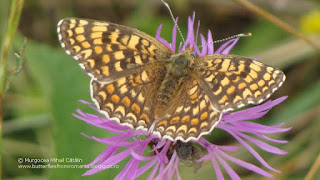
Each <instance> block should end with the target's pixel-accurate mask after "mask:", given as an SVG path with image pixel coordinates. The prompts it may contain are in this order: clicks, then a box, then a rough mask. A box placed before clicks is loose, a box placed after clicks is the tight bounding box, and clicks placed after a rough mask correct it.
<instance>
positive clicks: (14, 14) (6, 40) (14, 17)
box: [0, 0, 24, 129]
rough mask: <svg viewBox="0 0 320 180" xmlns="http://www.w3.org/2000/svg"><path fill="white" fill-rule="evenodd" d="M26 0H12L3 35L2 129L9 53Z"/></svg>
mask: <svg viewBox="0 0 320 180" xmlns="http://www.w3.org/2000/svg"><path fill="white" fill-rule="evenodd" d="M23 2H24V0H12V2H11V8H10V14H9V20H8V24H7V29H6V30H5V33H4V36H3V43H2V46H1V56H0V129H2V120H3V108H2V105H3V97H4V94H5V91H6V87H7V77H6V76H7V75H8V72H7V61H8V54H9V50H10V47H11V43H12V39H13V37H14V35H15V32H16V29H17V27H18V24H19V19H20V15H21V11H22V7H23Z"/></svg>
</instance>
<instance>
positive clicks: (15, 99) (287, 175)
mask: <svg viewBox="0 0 320 180" xmlns="http://www.w3.org/2000/svg"><path fill="white" fill-rule="evenodd" d="M168 3H169V4H170V6H171V8H172V11H173V13H174V14H175V16H178V17H179V26H180V28H181V29H182V32H183V34H184V35H186V34H187V32H186V22H187V17H188V16H191V15H192V13H193V12H194V11H195V12H196V19H198V20H200V21H201V28H200V32H202V33H203V34H206V33H207V30H208V29H211V31H212V32H213V35H214V39H216V40H217V39H221V38H225V37H228V36H231V35H234V34H238V33H241V32H251V33H253V36H252V37H250V38H242V39H241V40H240V42H239V43H238V44H237V46H235V48H234V49H233V50H232V52H231V53H232V54H237V55H242V56H248V57H252V58H254V57H260V60H261V61H264V62H265V63H267V64H270V65H273V66H276V67H279V68H281V69H282V70H283V71H284V72H285V73H286V75H287V81H286V82H285V83H284V85H283V87H282V88H281V89H280V90H278V91H277V92H276V93H275V94H274V95H273V96H272V97H271V98H272V99H275V98H277V97H280V96H284V95H288V96H289V98H288V99H287V100H286V101H285V102H284V103H282V104H281V105H279V106H277V107H276V108H274V109H273V110H272V111H271V112H270V113H269V114H268V115H267V116H266V117H264V118H262V119H260V120H258V121H259V122H261V123H263V124H270V125H271V124H277V123H281V122H285V123H286V125H285V126H284V127H290V126H292V127H293V128H292V130H290V131H289V132H287V133H282V134H280V135H273V137H274V138H279V139H285V140H288V141H289V143H288V144H285V145H276V146H278V147H280V148H281V149H284V150H285V151H287V152H288V155H285V156H276V155H272V154H268V153H266V152H263V151H259V150H258V152H259V153H260V154H261V155H262V157H263V158H264V159H265V160H267V162H268V163H270V165H271V166H272V167H274V168H276V169H279V170H280V171H282V173H280V174H279V173H274V175H275V179H302V178H304V177H305V176H306V174H307V172H308V171H309V170H310V168H311V165H312V164H313V163H314V161H315V159H316V157H317V156H318V155H319V152H320V151H319V150H320V144H319V138H318V137H319V136H320V131H319V127H320V113H319V112H320V103H319V102H320V59H319V57H320V56H319V52H317V51H316V50H315V49H314V48H313V47H312V46H310V45H308V44H306V43H305V42H303V41H302V40H300V39H297V38H296V37H293V36H292V35H290V34H288V33H287V32H285V31H283V30H281V29H280V28H278V27H277V26H276V25H274V24H271V23H270V22H267V21H265V20H264V19H263V18H261V17H258V16H257V15H255V14H252V13H251V12H249V11H248V10H246V9H245V8H243V7H241V6H239V5H238V4H235V3H232V1H223V0H211V1H210V0H199V1H196V0H191V1H186V0H177V1H168ZM301 3H302V4H303V5H302V6H301ZM297 4H298V5H300V6H301V7H303V8H296V5H297ZM258 5H259V6H260V7H263V8H265V9H266V10H267V11H269V12H272V13H273V14H275V15H276V16H278V17H280V18H281V19H282V20H284V21H287V22H289V24H291V25H292V26H294V27H295V28H296V29H298V30H300V29H301V30H302V31H303V32H304V33H305V35H306V36H308V37H310V38H311V39H312V40H314V41H315V42H318V43H319V42H320V30H319V29H320V28H319V26H320V16H319V11H320V7H319V2H318V1H317V0H310V1H298V0H296V1H293V2H290V3H287V4H285V5H279V4H276V3H275V2H273V3H272V2H266V1H259V4H258ZM9 7H10V1H1V2H0V27H1V31H2V32H3V31H4V30H5V29H6V26H7V20H8V9H9ZM65 17H82V18H90V19H100V20H105V21H110V22H115V23H118V24H123V25H127V26H130V27H134V28H138V29H140V30H141V31H144V32H146V33H148V34H150V35H155V32H156V29H157V28H158V26H159V25H160V24H163V29H162V37H164V38H166V39H168V40H170V39H171V31H172V27H173V22H172V20H171V17H170V15H169V13H168V11H167V9H166V8H165V7H164V5H163V4H161V2H160V1H155V0H152V1H151V0H150V1H148V0H139V1H138V0H137V1H129V0H120V1H116V0H113V1H102V0H94V1H80V0H74V1H67V0H65V1H62V0H60V1H50V0H35V1H25V6H24V9H23V11H22V16H21V20H20V24H19V29H18V31H17V33H16V36H15V38H14V42H13V46H12V48H11V51H10V56H9V60H8V63H9V64H8V67H9V71H12V70H14V69H15V68H16V66H17V58H16V57H15V56H14V53H17V52H19V51H20V48H21V47H22V46H23V38H24V37H27V39H28V42H27V47H26V49H25V57H24V60H23V64H22V69H21V71H20V72H19V73H18V74H16V75H13V76H11V77H10V83H9V88H8V90H7V93H6V96H5V99H4V107H3V108H4V121H3V129H2V169H1V172H2V174H1V176H2V178H8V179H47V178H48V179H57V178H61V177H62V178H63V179H79V178H80V177H81V175H82V174H83V173H84V172H85V171H86V170H85V169H76V168H74V169H72V168H60V169H48V168H46V169H21V168H18V165H19V163H18V162H17V159H18V158H28V157H29V158H39V159H43V158H80V159H82V160H83V162H82V163H73V164H83V163H89V162H91V161H93V160H94V158H95V157H96V156H97V155H98V154H99V153H101V152H102V151H103V150H104V149H105V148H106V147H107V145H104V144H101V143H98V142H95V141H93V140H90V139H88V138H86V137H84V136H83V135H81V133H85V134H87V135H89V136H95V137H100V138H103V137H108V136H111V135H112V134H111V133H109V132H107V131H105V130H102V129H98V128H96V127H93V126H91V125H88V124H86V123H85V122H83V121H80V120H78V119H76V118H75V117H73V116H72V113H75V110H76V109H78V108H80V109H81V110H83V111H85V112H91V113H95V112H93V111H92V110H91V109H89V108H88V107H87V106H86V105H83V104H82V103H80V102H79V101H78V100H80V99H83V100H86V101H91V100H90V97H89V93H88V90H89V81H90V79H89V77H88V76H86V75H85V74H84V73H83V72H82V71H81V69H80V68H79V66H78V65H77V63H76V61H74V60H73V59H72V58H71V57H69V56H68V55H66V54H65V52H64V51H63V49H62V48H61V47H60V45H59V43H58V39H57V34H56V24H57V22H58V21H59V20H60V19H62V18H65ZM3 38H4V37H3V33H0V42H1V43H2V40H3ZM215 46H216V47H218V46H219V44H217V45H215ZM208 138H210V139H212V140H213V141H215V142H216V143H218V144H221V145H232V144H237V142H236V141H235V140H233V139H232V138H231V137H230V136H228V135H226V134H224V133H223V132H219V131H217V133H216V134H215V133H213V135H212V136H210V137H208ZM233 155H234V156H235V157H241V159H242V160H246V161H249V162H252V163H255V164H257V163H258V162H256V160H254V159H253V158H252V156H250V155H249V153H248V152H247V151H245V150H244V149H241V150H240V151H239V152H236V153H234V154H233ZM44 164H45V163H44ZM61 164H68V163H61ZM125 164H126V162H122V163H120V164H118V165H119V168H118V169H117V168H115V169H109V170H106V171H103V172H100V173H98V174H95V175H92V176H85V177H82V178H83V179H102V178H103V179H112V178H114V177H115V176H116V175H117V174H118V173H119V172H120V171H121V169H122V168H124V166H125ZM180 167H181V176H182V177H183V179H215V174H214V170H213V167H212V164H211V163H210V162H208V163H204V165H203V167H202V168H201V169H200V170H199V171H198V173H196V174H194V173H193V170H192V168H190V167H186V166H185V165H183V164H182V165H181V166H180ZM234 168H235V169H236V172H238V173H239V174H240V175H241V177H243V178H244V179H256V178H259V179H260V178H262V177H261V176H258V175H255V174H254V173H251V172H249V171H246V170H245V169H243V168H239V167H237V166H234ZM319 176H320V173H319V169H318V170H317V172H316V175H315V176H314V179H316V177H319ZM146 177H147V175H145V176H143V177H141V179H144V178H146ZM226 177H227V176H226Z"/></svg>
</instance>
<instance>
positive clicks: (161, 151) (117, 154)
mask: <svg viewBox="0 0 320 180" xmlns="http://www.w3.org/2000/svg"><path fill="white" fill-rule="evenodd" d="M194 23H195V14H193V17H192V18H191V17H189V19H188V35H187V38H186V41H185V43H184V44H182V43H181V44H180V46H179V47H178V50H177V51H178V52H181V51H183V50H185V49H186V48H188V47H190V48H192V49H193V55H194V56H198V57H201V56H205V55H209V54H228V53H229V51H230V50H231V48H232V47H233V46H234V45H235V44H236V43H237V41H238V38H235V39H232V40H229V41H227V42H226V43H224V44H223V45H222V46H220V48H218V50H216V51H214V47H213V43H212V42H213V41H212V34H211V32H210V31H208V34H207V39H206V38H205V37H204V36H203V35H202V34H200V40H201V48H198V44H197V42H198V37H199V36H198V35H199V25H200V23H199V22H198V25H197V29H196V33H195V32H194ZM161 28H162V26H161V25H160V27H159V28H158V30H157V33H156V39H157V40H159V41H160V42H161V43H163V44H165V45H166V46H167V47H168V48H169V49H171V50H172V52H175V51H176V35H177V27H176V26H174V28H173V33H172V42H171V43H169V42H168V41H166V40H164V39H163V38H161V37H160V33H161ZM285 99H286V97H281V98H278V99H276V100H269V101H267V102H265V103H263V104H261V105H257V106H255V107H251V108H248V109H245V110H240V111H237V112H233V113H224V114H223V116H222V118H221V121H220V122H219V124H218V125H217V126H216V128H219V129H222V130H224V131H226V132H227V133H229V134H230V135H231V136H233V137H234V138H235V139H236V140H237V141H238V142H239V143H240V144H241V145H242V146H243V147H244V148H246V149H247V150H248V152H249V153H251V154H252V155H253V157H255V158H256V159H257V160H258V161H259V162H260V163H261V164H262V166H264V167H265V168H267V169H269V170H271V171H275V172H279V171H278V170H276V169H274V168H272V167H271V166H270V165H268V164H267V162H266V161H265V160H264V159H263V158H262V157H261V156H260V155H259V154H258V153H257V152H256V151H255V150H254V149H253V148H252V147H251V146H250V145H249V144H248V143H247V142H251V143H253V144H255V145H256V146H257V147H258V148H260V149H262V150H264V151H267V152H270V153H273V154H281V155H282V154H286V152H284V151H283V150H280V149H278V148H277V147H275V146H272V145H269V144H268V143H266V142H264V141H263V140H265V141H270V142H275V143H286V141H283V140H275V139H272V138H269V137H267V136H266V134H273V133H280V132H285V131H288V130H289V129H290V128H280V126H282V125H283V123H281V124H278V125H273V126H266V125H261V124H258V123H255V122H252V121H251V120H254V119H257V118H260V117H262V116H264V115H265V114H266V113H267V112H268V111H269V110H270V109H271V108H272V107H274V106H276V105H278V104H279V103H281V102H282V101H283V100H285ZM82 102H83V103H85V104H87V105H88V106H90V107H91V108H93V109H95V110H96V111H97V112H99V111H98V110H97V109H96V108H95V107H94V104H92V103H88V102H85V101H82ZM77 113H78V114H74V116H75V117H77V118H79V119H81V120H83V121H85V122H87V123H88V124H91V125H94V126H97V127H99V128H103V129H105V130H107V131H110V132H113V133H115V134H117V135H116V136H113V137H108V138H102V139H100V138H96V137H90V136H88V135H85V136H86V137H88V138H91V139H93V140H95V141H97V142H100V143H104V144H108V145H109V146H108V147H107V148H106V149H105V150H104V151H103V152H102V153H101V154H100V155H98V156H97V158H96V159H95V160H94V161H93V162H91V163H90V164H87V165H86V166H88V167H89V166H90V167H91V166H93V165H98V166H94V168H91V169H90V170H88V171H87V172H86V173H84V174H83V175H92V174H95V173H97V172H99V171H102V170H105V169H108V168H110V167H112V166H113V165H116V164H117V163H119V162H121V161H122V160H124V159H125V158H127V157H130V160H129V162H128V163H127V165H126V166H125V167H124V168H123V170H122V171H121V173H119V174H118V175H117V177H116V178H115V179H135V178H138V177H139V176H140V175H141V174H143V173H145V172H146V171H147V170H151V173H150V174H149V176H148V179H172V178H173V177H174V176H176V178H177V179H181V177H180V174H179V170H178V165H179V162H180V161H183V162H184V163H186V164H187V165H192V166H194V169H195V171H196V170H198V169H199V168H200V167H201V163H202V162H203V161H206V160H209V161H211V162H212V165H213V168H214V171H215V172H216V176H217V179H224V177H223V174H222V171H221V166H222V167H223V168H224V170H225V171H226V173H227V174H228V175H229V176H230V177H231V178H232V179H240V177H239V176H238V174H237V173H236V172H235V171H234V170H233V169H232V168H231V167H230V165H229V164H228V163H227V161H226V160H228V161H231V162H233V163H235V164H237V165H239V166H242V167H244V168H246V169H248V170H251V171H253V172H255V173H258V174H261V175H262V176H266V177H272V174H270V173H269V172H267V171H265V170H263V169H262V168H260V167H258V166H255V165H253V164H250V163H248V162H245V161H242V160H240V159H238V158H235V157H232V156H231V155H229V154H228V152H231V151H237V150H238V149H239V148H240V147H237V146H225V145H215V144H212V143H210V142H209V141H207V140H206V139H205V138H204V137H200V139H198V140H197V141H191V142H188V143H185V142H181V141H177V142H172V141H170V140H167V139H161V138H159V137H158V136H156V135H152V134H150V133H148V132H146V131H143V130H132V129H131V128H129V127H127V126H122V125H119V124H118V123H116V122H113V121H111V120H109V119H107V118H102V117H100V116H97V115H92V114H88V113H85V112H82V111H81V110H79V109H78V110H77ZM250 134H252V135H254V136H257V137H259V139H256V138H255V137H252V136H250ZM195 144H198V145H199V146H195ZM120 148H121V150H120ZM123 148H125V150H122V149H123ZM146 151H148V152H149V156H144V155H143V154H144V152H146ZM141 161H146V162H147V163H146V164H145V165H143V166H141V165H140V162H141ZM219 164H220V165H219ZM139 165H140V166H139Z"/></svg>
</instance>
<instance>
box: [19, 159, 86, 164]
mask: <svg viewBox="0 0 320 180" xmlns="http://www.w3.org/2000/svg"><path fill="white" fill-rule="evenodd" d="M22 162H24V163H34V164H37V163H82V159H80V158H41V159H37V158H19V163H22Z"/></svg>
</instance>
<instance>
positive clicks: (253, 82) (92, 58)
mask: <svg viewBox="0 0 320 180" xmlns="http://www.w3.org/2000/svg"><path fill="white" fill-rule="evenodd" d="M58 35H59V40H60V43H61V46H62V47H63V48H64V49H65V51H66V53H67V54H69V55H71V56H73V58H74V59H76V60H77V62H78V63H79V65H80V67H81V68H82V69H83V71H84V72H85V73H86V74H88V75H89V76H90V77H91V78H92V81H91V86H90V88H91V97H92V99H93V101H94V102H95V104H96V105H97V107H98V109H99V111H100V112H101V113H102V114H104V115H105V116H106V117H107V118H109V119H112V120H115V121H117V122H118V123H120V124H123V125H127V126H130V127H131V128H133V129H137V130H138V129H142V130H145V131H148V132H150V133H153V134H156V135H158V136H160V137H161V138H165V139H169V140H172V141H177V140H181V141H183V142H188V141H190V140H197V139H199V138H200V137H201V136H202V135H205V134H208V133H210V132H211V131H212V130H213V129H214V127H215V126H216V125H217V124H218V122H219V121H220V119H221V116H222V114H223V112H227V111H231V110H235V109H238V108H241V107H243V106H246V105H249V104H259V103H261V102H263V101H265V100H266V99H267V98H269V97H270V95H271V94H272V93H273V92H274V91H275V90H277V89H278V88H279V87H280V86H281V85H282V83H283V82H284V80H285V75H284V73H283V72H282V71H281V70H279V69H277V68H274V67H271V66H268V65H266V64H263V63H261V62H259V61H256V60H253V59H250V58H247V57H242V56H237V55H223V54H212V55H206V56H202V57H194V56H193V55H192V49H191V48H186V49H185V50H184V51H182V52H179V53H177V54H175V53H174V52H172V51H171V50H170V49H169V48H168V47H167V46H166V45H164V44H163V43H161V42H160V41H158V40H157V39H155V38H154V37H152V36H150V35H148V34H146V33H144V32H141V31H139V30H137V29H134V28H130V27H126V26H122V25H118V24H114V23H110V22H102V21H96V20H88V19H77V18H67V19H62V20H61V21H60V22H59V23H58Z"/></svg>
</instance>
